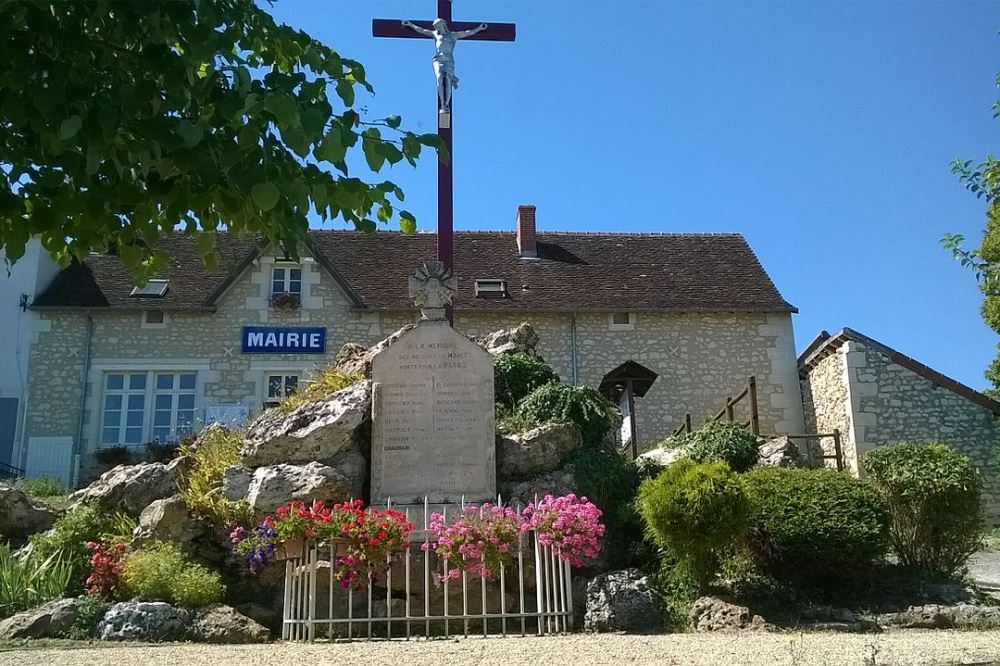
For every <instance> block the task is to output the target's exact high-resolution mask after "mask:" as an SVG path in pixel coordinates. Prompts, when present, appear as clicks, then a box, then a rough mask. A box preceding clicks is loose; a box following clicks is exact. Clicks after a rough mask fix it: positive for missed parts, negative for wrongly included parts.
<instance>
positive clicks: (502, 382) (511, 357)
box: [493, 352, 559, 410]
mask: <svg viewBox="0 0 1000 666" xmlns="http://www.w3.org/2000/svg"><path fill="white" fill-rule="evenodd" d="M493 378H494V386H495V391H496V398H495V400H496V403H497V404H498V405H500V406H501V407H503V408H504V409H507V410H511V409H514V407H515V406H516V405H517V403H519V402H520V401H521V400H523V399H524V398H526V397H528V394H530V393H531V392H532V391H534V390H535V389H537V388H539V387H540V386H545V385H546V384H548V383H551V382H558V381H559V376H558V375H556V373H555V371H554V370H553V369H552V368H551V367H550V366H549V364H548V363H546V362H545V361H543V360H542V359H540V358H538V357H537V356H532V355H530V354H526V353H524V352H517V353H515V354H500V355H499V356H497V358H496V361H495V362H494V363H493Z"/></svg>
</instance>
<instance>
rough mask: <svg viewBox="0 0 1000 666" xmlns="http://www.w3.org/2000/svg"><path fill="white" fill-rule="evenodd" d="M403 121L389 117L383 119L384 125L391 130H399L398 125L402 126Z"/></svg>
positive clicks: (398, 117)
mask: <svg viewBox="0 0 1000 666" xmlns="http://www.w3.org/2000/svg"><path fill="white" fill-rule="evenodd" d="M402 122H403V119H402V118H401V117H400V116H389V117H388V118H386V119H385V124H386V125H388V126H389V127H391V128H392V129H399V126H400V124H402Z"/></svg>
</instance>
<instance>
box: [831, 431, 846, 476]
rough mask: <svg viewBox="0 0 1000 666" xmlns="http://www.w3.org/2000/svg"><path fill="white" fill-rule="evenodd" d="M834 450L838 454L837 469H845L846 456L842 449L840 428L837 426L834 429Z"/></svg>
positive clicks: (841, 470)
mask: <svg viewBox="0 0 1000 666" xmlns="http://www.w3.org/2000/svg"><path fill="white" fill-rule="evenodd" d="M833 452H834V454H835V455H836V456H837V471H838V472H843V471H844V456H843V452H842V451H841V450H840V430H839V429H837V428H834V429H833Z"/></svg>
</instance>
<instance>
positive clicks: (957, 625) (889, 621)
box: [878, 604, 1000, 630]
mask: <svg viewBox="0 0 1000 666" xmlns="http://www.w3.org/2000/svg"><path fill="white" fill-rule="evenodd" d="M878 624H880V625H882V626H887V627H898V628H901V629H979V630H985V629H997V628H1000V607H997V606H976V605H973V604H956V605H954V606H947V605H944V604H926V605H923V606H910V607H909V608H907V609H906V610H905V611H901V612H899V613H887V614H885V615H882V616H880V617H879V618H878Z"/></svg>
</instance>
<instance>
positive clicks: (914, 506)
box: [863, 444, 983, 574]
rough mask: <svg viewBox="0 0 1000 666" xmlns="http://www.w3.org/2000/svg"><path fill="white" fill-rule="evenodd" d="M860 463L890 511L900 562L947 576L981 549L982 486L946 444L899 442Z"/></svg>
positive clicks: (972, 469)
mask: <svg viewBox="0 0 1000 666" xmlns="http://www.w3.org/2000/svg"><path fill="white" fill-rule="evenodd" d="M863 465H864V468H865V471H866V472H867V473H868V478H869V479H870V480H871V482H872V483H873V484H874V485H875V488H876V489H877V490H878V492H879V494H880V495H881V496H882V500H883V501H884V502H885V505H886V507H887V508H888V509H889V519H890V523H889V526H890V527H889V532H890V535H891V538H892V548H893V551H895V553H896V555H898V556H899V561H900V563H901V564H903V565H905V566H910V567H915V568H918V569H926V570H928V571H934V572H938V573H943V574H950V573H954V572H956V571H958V570H959V569H960V568H961V567H962V566H963V565H964V564H965V562H966V560H967V559H968V558H969V556H970V555H972V553H974V552H976V550H978V549H979V547H980V545H981V542H982V538H981V531H982V527H983V520H982V510H981V505H980V495H981V494H982V486H983V482H982V479H981V477H980V475H979V471H978V470H977V469H976V467H975V465H973V463H972V461H971V460H970V459H969V457H968V456H965V455H962V454H961V453H958V452H957V451H954V450H952V449H951V448H949V447H948V446H946V445H944V444H926V445H923V444H898V445H896V446H886V447H882V448H879V449H875V450H874V451H871V452H870V453H868V455H866V456H865V458H864V460H863Z"/></svg>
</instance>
